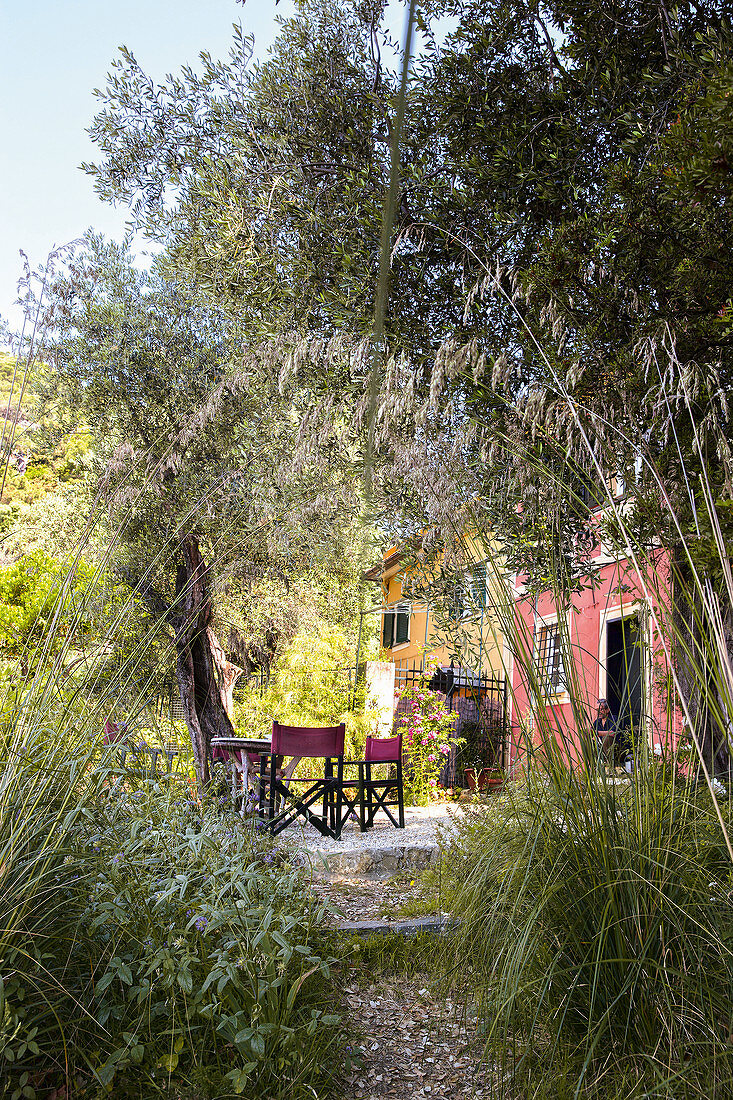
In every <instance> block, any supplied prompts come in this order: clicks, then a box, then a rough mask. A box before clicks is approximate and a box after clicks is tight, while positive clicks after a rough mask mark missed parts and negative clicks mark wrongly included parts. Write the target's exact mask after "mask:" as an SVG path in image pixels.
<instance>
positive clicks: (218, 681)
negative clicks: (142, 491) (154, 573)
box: [169, 535, 241, 793]
mask: <svg viewBox="0 0 733 1100" xmlns="http://www.w3.org/2000/svg"><path fill="white" fill-rule="evenodd" d="M212 611H213V607H212V599H211V573H210V570H209V567H208V566H207V564H206V562H205V561H204V559H203V557H202V555H201V551H200V549H199V544H198V540H197V539H196V538H195V536H193V535H187V536H186V537H185V538H184V539H183V540H182V542H181V556H180V560H179V563H178V567H177V570H176V602H175V606H174V608H173V610H172V612H171V614H170V616H169V621H170V622H171V624H172V625H173V629H174V632H175V646H176V678H177V681H178V690H179V692H180V696H181V705H182V707H183V715H184V718H185V721H186V725H187V726H188V730H189V733H190V735H191V744H192V746H193V758H194V764H195V767H196V779H197V782H198V786H199V791H200V792H201V793H203V792H205V790H206V788H207V786H208V784H209V781H210V777H211V776H210V769H209V761H210V758H211V740H212V738H213V737H232V736H234V727H233V725H232V717H233V691H234V683H235V681H236V679H237V676H238V675H239V673H240V671H241V670H240V669H238V668H237V667H236V665H233V664H231V662H229V661H228V660H227V658H226V654H225V653H224V651H223V649H222V647H221V645H220V643H219V640H218V639H217V637H216V635H215V634H214V631H213V630H212V629H211V625H210V623H211V616H212Z"/></svg>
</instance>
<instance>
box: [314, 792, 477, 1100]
mask: <svg viewBox="0 0 733 1100" xmlns="http://www.w3.org/2000/svg"><path fill="white" fill-rule="evenodd" d="M456 813H460V810H459V809H458V808H457V807H455V806H451V805H446V804H434V805H432V806H430V807H412V808H408V809H407V811H406V828H405V830H404V833H403V832H402V831H401V830H400V831H398V830H395V829H394V828H393V827H391V826H389V825H388V824H385V823H383V822H378V823H377V824H376V826H375V828H374V829H373V830H372V831H370V832H369V833H366V834H361V833H359V831H358V829H357V828H356V827H355V826H353V825H351V824H350V825H349V826H348V827H347V828H346V829H345V830H344V832H343V834H342V839H341V841H340V842H335V841H327V842H324V841H322V840H321V839H320V838H319V839H318V840H317V841H316V840H314V838H313V836H312V834H310V835H308V836H307V841H308V848H307V850H306V851H307V854H306V855H305V856H304V860H305V862H307V863H308V864H309V865H310V868H311V871H312V875H313V877H312V882H311V887H312V889H313V891H314V893H315V894H316V895H317V896H318V897H319V898H321V899H322V900H324V901H327V902H329V904H330V906H331V908H332V911H333V916H332V917H331V923H332V924H333V925H334V927H335V928H336V929H337V930H339V931H340V933H342V934H348V933H349V932H351V931H353V930H354V928H355V926H356V925H359V924H361V925H364V924H366V923H367V922H374V921H379V922H380V923H381V925H382V931H383V932H384V933H386V934H389V932H391V931H396V930H397V928H396V926H397V925H398V923H399V924H400V926H401V927H403V925H404V921H405V918H407V919H408V920H409V919H410V918H412V919H413V920H414V921H415V922H418V923H419V921H420V919H421V918H422V919H424V918H425V917H426V916H431V915H437V914H438V912H439V910H440V890H439V882H440V879H439V876H438V886H437V887H436V886H434V885H426V884H424V882H423V880H422V870H423V869H424V868H425V867H426V866H428V864H429V863H430V862H433V861H434V860H435V858H436V857H437V855H438V844H437V833H438V832H439V831H440V830H441V829H442V830H446V829H447V830H449V829H450V828H451V820H452V818H453V817H454V815H455V814H456ZM304 839H305V838H304ZM363 930H364V931H367V930H368V929H366V928H364V929H363ZM371 942H372V944H373V942H374V941H373V940H372V941H371ZM422 950H423V951H424V943H423V948H422ZM436 955H437V952H436ZM356 960H358V952H357V953H356V955H355V961H354V963H353V964H352V965H351V967H350V969H349V976H348V979H347V981H346V984H345V987H344V999H345V1004H346V1007H347V1008H348V1011H349V1017H350V1026H351V1028H352V1029H353V1031H354V1033H355V1035H356V1036H357V1040H356V1050H355V1052H354V1053H355V1055H356V1059H357V1061H356V1065H355V1066H354V1068H353V1069H352V1071H351V1072H350V1073H349V1074H347V1076H346V1078H345V1080H344V1082H343V1085H344V1093H343V1095H344V1100H346V1098H347V1097H348V1098H350V1100H413V1098H414V1100H428V1098H429V1100H433V1098H441V1100H464V1098H465V1097H473V1098H475V1100H482V1098H483V1097H487V1096H489V1095H490V1093H491V1080H490V1078H491V1076H492V1075H491V1073H490V1072H489V1069H488V1067H487V1066H486V1064H485V1062H484V1059H483V1055H482V1047H483V1044H482V1042H481V1040H480V1038H478V1037H477V1027H476V1019H475V1016H474V1014H473V1013H472V1012H471V1011H470V1010H467V1008H466V1000H465V997H464V996H463V995H462V994H461V993H458V992H454V993H452V994H450V995H448V996H446V994H445V992H442V991H441V990H440V989H439V988H438V980H439V971H440V967H437V968H436V972H428V971H427V969H425V970H418V971H417V972H415V970H414V969H412V970H409V969H408V970H404V971H403V970H399V969H397V970H395V969H393V968H391V967H390V966H389V965H388V966H387V968H386V970H385V972H384V973H380V972H379V962H378V960H376V961H375V958H374V954H373V953H372V954H370V955H369V962H368V964H366V965H360V964H359V962H358V961H356Z"/></svg>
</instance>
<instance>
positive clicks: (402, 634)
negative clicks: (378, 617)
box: [395, 611, 410, 645]
mask: <svg viewBox="0 0 733 1100" xmlns="http://www.w3.org/2000/svg"><path fill="white" fill-rule="evenodd" d="M395 617H396V619H397V623H396V627H397V629H396V631H395V634H396V637H395V645H400V643H401V642H409V640H410V613H409V611H398V613H397V615H396V616H395Z"/></svg>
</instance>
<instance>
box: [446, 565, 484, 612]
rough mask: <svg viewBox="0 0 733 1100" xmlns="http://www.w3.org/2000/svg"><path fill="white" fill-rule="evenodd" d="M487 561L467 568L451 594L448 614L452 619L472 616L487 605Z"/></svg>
mask: <svg viewBox="0 0 733 1100" xmlns="http://www.w3.org/2000/svg"><path fill="white" fill-rule="evenodd" d="M487 572H488V565H487V562H485V561H482V562H479V563H478V564H477V565H473V566H471V568H470V569H465V570H464V571H463V572H462V573H461V574H460V575H459V577H458V579H457V580H456V582H455V586H454V587H453V590H452V591H451V592H450V594H449V602H448V614H449V616H450V618H451V619H463V618H470V617H471V616H472V615H477V614H479V613H480V612H481V611H483V610H484V608H485V607H486V605H487V584H488V581H487Z"/></svg>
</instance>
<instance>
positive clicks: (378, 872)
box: [301, 844, 439, 878]
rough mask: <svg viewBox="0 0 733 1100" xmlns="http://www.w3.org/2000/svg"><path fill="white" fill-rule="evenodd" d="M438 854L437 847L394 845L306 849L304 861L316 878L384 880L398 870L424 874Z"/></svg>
mask: <svg viewBox="0 0 733 1100" xmlns="http://www.w3.org/2000/svg"><path fill="white" fill-rule="evenodd" d="M438 855H439V848H438V846H437V844H420V845H416V844H391V845H389V846H379V847H376V846H375V847H371V848H347V849H345V850H343V851H339V852H334V851H331V850H326V849H319V848H306V849H305V850H304V851H303V852H302V853H301V859H302V861H303V862H304V863H305V864H306V865H307V866H309V868H310V869H311V870H312V871H313V873H314V874H316V875H324V876H328V877H331V876H344V877H354V876H368V877H369V878H380V877H387V876H389V875H394V874H396V873H397V872H398V871H408V870H409V871H424V870H425V868H426V867H429V866H430V864H431V863H435V862H436V861H437V859H438Z"/></svg>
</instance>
